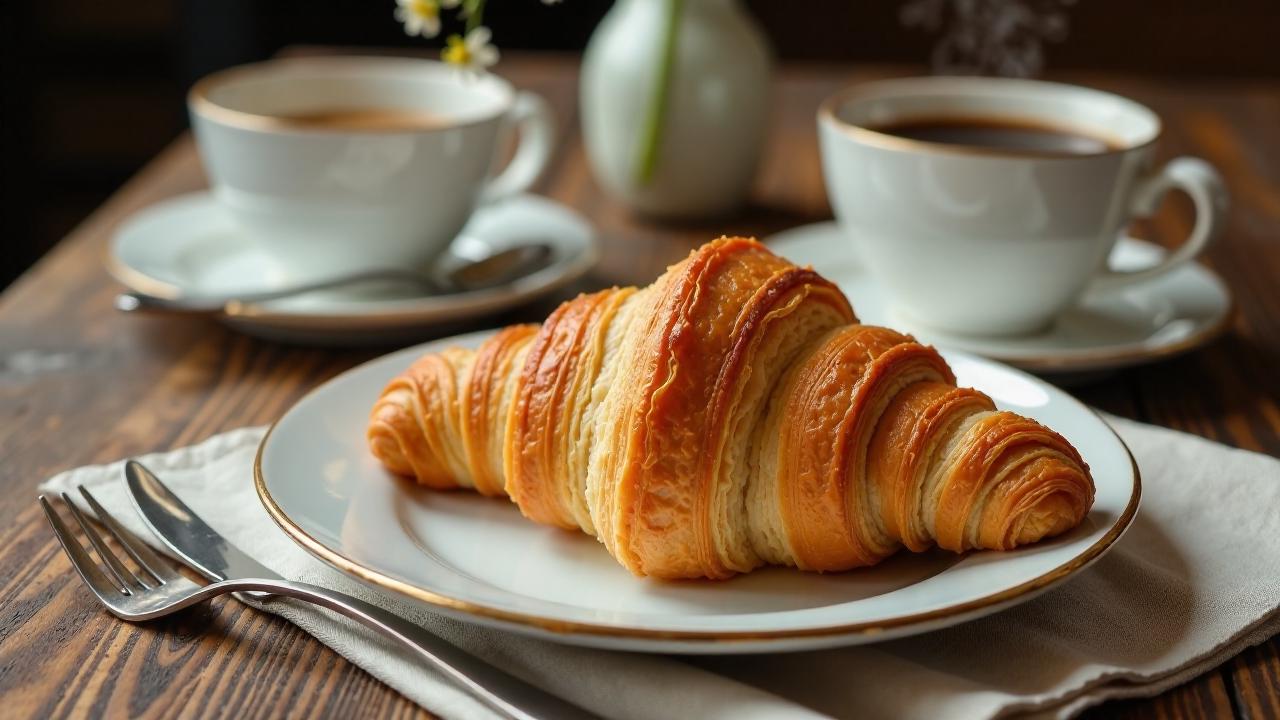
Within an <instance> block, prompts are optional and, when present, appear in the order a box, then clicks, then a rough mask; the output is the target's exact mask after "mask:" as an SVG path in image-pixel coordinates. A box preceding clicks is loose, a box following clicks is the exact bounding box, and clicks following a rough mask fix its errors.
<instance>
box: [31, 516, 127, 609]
mask: <svg viewBox="0 0 1280 720" xmlns="http://www.w3.org/2000/svg"><path fill="white" fill-rule="evenodd" d="M40 507H41V508H43V509H44V516H45V517H46V518H48V519H49V524H50V525H52V526H53V534H54V535H56V536H57V537H58V542H60V543H62V549H63V550H65V551H66V552H67V556H68V557H70V558H71V566H72V567H74V568H75V569H76V572H78V573H80V577H81V579H83V580H84V583H85V585H88V586H89V589H90V590H92V591H93V594H95V595H97V596H98V599H99V600H101V601H102V602H103V603H105V604H107V605H110V604H111V603H113V602H116V599H117V598H119V597H120V596H121V595H122V594H124V593H128V590H126V589H124V588H123V587H122V586H120V585H114V584H112V582H111V581H110V580H108V579H107V576H106V575H104V574H103V573H102V571H101V570H99V569H98V566H97V565H96V564H95V563H94V562H93V558H92V557H90V556H89V553H88V551H86V550H85V549H84V546H83V545H81V544H80V541H79V540H77V539H76V536H75V535H74V534H72V532H71V530H69V529H68V528H67V526H66V525H65V524H63V522H62V518H61V517H59V516H58V513H57V511H55V510H54V509H53V506H52V505H50V504H49V501H48V500H46V499H45V497H44V496H43V495H41V496H40Z"/></svg>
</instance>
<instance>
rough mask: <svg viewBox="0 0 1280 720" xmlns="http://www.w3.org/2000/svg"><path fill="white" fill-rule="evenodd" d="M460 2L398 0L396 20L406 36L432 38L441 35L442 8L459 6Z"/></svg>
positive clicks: (456, 0) (448, 0) (447, 0)
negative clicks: (402, 26)
mask: <svg viewBox="0 0 1280 720" xmlns="http://www.w3.org/2000/svg"><path fill="white" fill-rule="evenodd" d="M457 4H458V0H443V1H442V0H396V20H399V21H400V22H401V23H404V32H405V34H406V35H421V36H422V37H426V38H432V37H435V36H436V35H439V34H440V8H441V7H442V6H443V7H454V6H457Z"/></svg>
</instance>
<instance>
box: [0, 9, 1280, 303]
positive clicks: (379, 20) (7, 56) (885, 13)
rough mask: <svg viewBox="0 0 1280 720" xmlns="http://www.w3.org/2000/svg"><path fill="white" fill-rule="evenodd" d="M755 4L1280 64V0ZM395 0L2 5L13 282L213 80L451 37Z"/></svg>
mask: <svg viewBox="0 0 1280 720" xmlns="http://www.w3.org/2000/svg"><path fill="white" fill-rule="evenodd" d="M690 1H691V2H699V1H700V0H690ZM746 4H747V5H748V6H749V7H750V9H751V11H752V13H753V14H754V15H755V17H756V18H757V19H758V20H759V21H760V24H761V25H762V26H763V27H764V28H765V30H766V32H767V33H768V35H769V36H770V39H771V40H772V42H773V45H774V48H775V50H776V52H777V55H778V57H779V59H780V61H781V62H788V61H794V62H825V63H910V64H917V65H919V66H920V67H921V69H922V70H923V69H925V68H926V66H927V65H928V64H929V63H930V58H931V56H932V55H933V53H934V51H935V49H936V48H937V46H938V42H939V38H940V37H941V36H943V35H944V34H945V33H946V31H947V30H946V22H947V16H946V12H947V11H948V10H951V11H954V10H955V8H957V7H962V6H965V5H966V4H967V6H968V7H969V8H970V9H972V8H975V7H979V8H980V7H988V8H997V7H1002V6H1006V5H1013V4H1018V5H1023V6H1027V7H1031V8H1033V9H1036V11H1037V12H1039V13H1042V14H1046V15H1047V16H1048V17H1050V18H1052V17H1053V16H1061V18H1062V19H1065V21H1066V26H1065V27H1063V28H1058V29H1055V28H1047V29H1046V30H1045V32H1046V33H1047V34H1048V35H1055V34H1056V35H1058V36H1057V37H1051V38H1050V41H1048V42H1047V43H1046V44H1045V45H1044V51H1045V60H1044V63H1045V65H1046V66H1047V67H1048V68H1049V69H1050V70H1051V71H1053V70H1101V71H1108V72H1125V73H1147V74H1159V75H1163V76H1174V77H1186V76H1196V77H1205V76H1207V77H1214V76H1232V77H1241V76H1271V77H1277V76H1280V0H1232V1H1231V2H1215V3H1208V2H1204V1H1203V0H1149V1H1147V2H1142V1H1139V0H864V1H863V2H855V1H853V0H792V1H791V2H782V1H780V0H747V3H746ZM610 5H611V3H610V2H608V1H607V0H565V2H563V3H562V4H559V5H553V6H544V5H543V4H542V3H541V2H538V0H492V2H491V3H490V5H489V8H488V9H487V11H486V18H485V19H486V24H487V25H489V26H490V27H492V28H493V31H494V39H495V42H496V43H497V44H498V45H499V46H500V47H501V48H502V49H504V50H508V51H509V50H521V49H527V50H558V51H577V50H580V49H581V48H582V47H583V46H584V45H585V43H586V41H587V38H588V37H589V36H590V34H591V31H592V29H593V28H594V27H595V25H596V23H597V22H598V21H599V19H600V17H601V16H602V15H604V13H605V12H607V11H608V9H609V6H610ZM394 7H395V3H394V0H307V1H306V2H304V1H303V0H127V1H126V2H102V1H101V0H43V1H41V2H24V1H22V0H15V1H13V2H5V3H0V8H2V9H0V13H2V15H0V81H2V82H3V86H2V90H3V92H0V143H2V144H0V168H3V171H2V172H3V176H2V177H3V185H2V186H0V189H2V191H3V195H2V196H0V218H2V219H3V220H2V222H0V231H2V232H3V251H2V252H0V288H3V287H4V286H5V285H7V284H8V283H9V282H10V281H12V279H13V278H15V277H17V276H18V275H19V274H20V273H21V272H22V271H23V270H24V269H26V268H27V267H28V266H29V265H30V264H31V263H33V262H34V261H35V260H36V259H38V258H39V257H40V255H41V254H43V253H44V252H45V251H47V250H48V249H49V248H50V247H52V245H53V244H55V243H56V242H57V241H58V240H59V239H60V238H62V237H63V236H64V235H66V234H67V233H68V232H69V231H70V230H71V229H72V228H73V227H74V226H75V225H76V223H78V222H79V221H80V220H81V219H83V218H84V217H85V216H86V215H87V214H88V213H89V212H91V211H92V210H93V209H94V208H95V207H97V206H98V205H99V204H101V202H102V201H103V200H104V199H105V198H106V197H107V196H108V195H109V194H110V193H111V192H112V191H113V190H114V189H116V188H117V187H118V186H119V185H120V184H121V183H122V182H124V181H125V180H126V179H127V178H128V177H129V176H130V175H131V174H133V173H134V172H135V171H136V170H137V169H138V168H139V167H141V166H142V165H143V164H144V163H146V161H147V160H148V159H150V158H151V157H153V156H154V155H155V154H156V153H157V152H159V151H160V150H161V149H162V148H163V147H164V146H165V145H166V144H168V143H169V142H170V141H172V140H173V139H174V138H175V137H177V136H178V135H179V134H180V133H181V132H182V131H183V130H184V129H185V127H186V122H187V121H186V110H185V108H184V104H183V101H184V94H185V91H186V88H187V87H188V86H189V85H190V84H191V82H192V81H193V80H195V79H196V78H198V77H200V76H201V75H204V74H205V73H208V72H210V71H213V70H216V69H219V68H223V67H226V66H229V65H235V64H238V63H243V62H248V61H252V60H258V59H263V58H267V57H270V56H271V55H273V54H274V53H276V52H278V51H279V50H280V49H281V48H283V47H285V46H288V45H296V44H309V45H349V46H388V47H413V48H419V49H421V48H429V47H432V46H433V45H435V46H438V45H439V44H440V39H439V38H437V39H436V40H434V41H426V40H422V39H420V38H408V37H406V36H405V35H404V33H403V31H402V30H401V29H400V26H399V24H398V23H396V22H395V21H394V20H393V19H392V11H393V9H394ZM939 18H941V22H940V23H939V22H938V21H939ZM448 32H449V26H446V34H447V33H448ZM1064 32H1065V34H1063V33H1064ZM498 70H499V72H501V66H499V68H498Z"/></svg>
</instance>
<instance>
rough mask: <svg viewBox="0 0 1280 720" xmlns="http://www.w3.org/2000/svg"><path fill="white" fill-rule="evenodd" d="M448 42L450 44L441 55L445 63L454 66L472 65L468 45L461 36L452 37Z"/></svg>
mask: <svg viewBox="0 0 1280 720" xmlns="http://www.w3.org/2000/svg"><path fill="white" fill-rule="evenodd" d="M446 42H447V43H448V44H447V45H446V46H445V48H444V50H443V51H442V52H441V53H440V56H441V57H442V58H444V61H445V62H447V63H452V64H454V65H470V64H471V51H470V50H468V49H467V43H466V42H465V41H464V40H463V39H462V36H461V35H450V36H449V39H448V40H447V41H446Z"/></svg>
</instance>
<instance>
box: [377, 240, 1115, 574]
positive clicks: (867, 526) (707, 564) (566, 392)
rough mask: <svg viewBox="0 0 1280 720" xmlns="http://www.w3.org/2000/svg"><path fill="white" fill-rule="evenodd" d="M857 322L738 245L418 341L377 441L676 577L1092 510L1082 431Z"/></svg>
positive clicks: (811, 278) (1030, 527) (830, 559)
mask: <svg viewBox="0 0 1280 720" xmlns="http://www.w3.org/2000/svg"><path fill="white" fill-rule="evenodd" d="M856 323H857V319H856V318H855V316H854V313H853V310H852V308H851V307H850V305H849V302H848V300H846V299H845V297H844V295H843V294H842V293H841V292H840V291H839V289H837V288H836V286H835V285H833V284H832V283H830V282H828V281H827V280H825V279H823V278H822V277H820V276H819V275H818V274H816V273H815V272H814V271H813V270H812V269H808V268H801V267H797V266H795V265H793V264H791V263H790V262H787V261H786V260H784V259H782V258H779V257H777V256H775V255H774V254H772V253H771V252H769V251H768V250H767V249H766V248H765V247H764V246H763V245H761V244H759V243H757V242H755V241H754V240H748V239H743V238H721V239H719V240H716V241H714V242H711V243H708V244H707V245H704V246H702V247H701V248H698V249H697V250H695V251H693V253H692V254H691V255H690V256H689V257H688V258H687V259H685V260H684V261H682V262H680V263H678V264H676V265H673V266H672V267H670V268H668V269H667V272H666V273H665V274H664V275H662V276H661V277H659V278H658V279H657V281H656V282H654V283H653V284H652V285H650V286H648V287H646V288H643V289H636V288H613V289H609V290H604V291H601V292H597V293H595V294H591V295H581V296H579V297H577V298H575V299H573V300H570V301H568V302H566V303H564V304H563V305H561V306H560V307H559V308H558V309H557V310H556V311H555V312H554V313H552V315H551V317H550V318H548V319H547V321H546V322H545V323H544V324H543V325H541V326H540V327H539V326H535V325H516V326H512V327H508V328H506V329H504V330H502V331H500V332H498V333H497V334H496V335H493V336H492V337H490V338H489V339H487V340H486V341H485V342H484V343H483V344H482V345H481V346H480V347H479V348H478V349H477V350H474V351H472V350H468V349H462V348H451V349H449V350H445V351H444V352H441V353H438V354H429V355H425V356H423V357H422V358H420V359H418V360H417V361H416V362H414V363H413V364H412V366H411V367H409V368H408V369H407V370H405V371H404V373H402V374H401V375H399V376H398V377H396V378H395V379H394V380H392V381H391V383H390V384H389V385H387V387H386V389H385V390H384V391H383V393H382V395H381V397H380V398H379V399H378V401H377V403H376V404H375V405H374V407H373V411H372V415H371V417H370V420H369V426H368V442H369V447H370V449H371V450H372V452H373V454H374V456H375V457H377V458H378V460H379V461H381V462H382V464H383V465H385V466H386V467H387V468H388V469H389V470H390V471H392V472H394V473H397V474H400V475H404V476H407V477H410V478H416V480H417V481H418V482H419V483H421V484H423V485H425V486H427V487H431V488H439V489H447V488H470V489H474V490H476V491H478V492H480V493H482V494H485V495H492V496H506V497H509V498H510V499H511V500H512V501H513V502H515V504H516V505H517V506H519V508H520V511H521V512H522V513H523V514H524V515H525V516H526V517H528V518H529V519H531V520H534V521H537V522H540V523H546V524H549V525H556V526H559V527H562V528H568V529H574V530H581V531H583V532H586V533H588V534H590V535H593V536H595V537H596V538H597V539H599V540H600V542H602V543H603V544H604V546H605V547H606V548H607V549H608V551H609V553H610V554H611V555H612V556H613V557H614V558H615V559H616V560H617V561H618V562H619V563H621V564H622V565H623V566H625V567H626V568H627V569H628V570H630V571H631V572H633V573H635V574H636V575H649V576H655V577H660V578H699V577H706V578H726V577H730V576H732V575H733V574H735V573H743V572H748V571H750V570H752V569H753V568H756V567H759V566H762V565H791V566H795V567H798V568H800V569H803V570H816V571H841V570H847V569H850V568H855V567H859V566H867V565H873V564H875V563H877V562H879V561H881V560H883V559H884V558H886V557H888V556H889V555H891V554H892V553H894V552H895V551H896V550H897V549H898V548H899V547H903V546H905V547H906V548H907V549H909V550H912V551H917V552H919V551H923V550H926V549H928V548H929V547H931V546H934V545H937V546H939V547H942V548H945V549H948V550H953V551H957V552H962V551H965V550H969V549H974V548H989V549H997V550H1007V549H1010V548H1013V547H1016V546H1019V545H1025V544H1028V543H1033V542H1036V541H1038V540H1040V539H1042V538H1046V537H1050V536H1053V535H1057V534H1059V533H1062V532H1064V531H1066V530H1069V529H1070V528H1072V527H1074V526H1076V525H1077V524H1079V523H1080V522H1081V520H1082V519H1083V518H1084V516H1085V514H1086V513H1087V512H1088V511H1089V508H1090V506H1091V505H1092V504H1093V493H1094V488H1093V481H1092V478H1091V477H1090V475H1089V468H1088V466H1087V465H1086V464H1085V462H1084V461H1083V459H1081V457H1080V455H1079V453H1078V452H1076V450H1075V448H1073V447H1072V446H1071V444H1070V443H1068V442H1067V441H1066V440H1065V439H1063V438H1062V437H1061V436H1060V435H1058V434H1057V433H1055V432H1053V431H1052V430H1049V429H1048V428H1045V427H1044V426H1042V425H1040V424H1038V423H1036V422H1035V421H1033V420H1029V419H1027V418H1024V417H1021V416H1018V415H1015V414H1013V413H1010V412H1001V411H997V410H996V408H995V405H994V404H993V403H992V401H991V399H990V398H988V397H987V396H986V395H984V394H982V393H980V392H978V391H976V390H971V389H965V388H957V387H956V386H955V377H954V375H952V372H951V370H950V368H949V367H948V366H947V364H946V362H944V361H943V359H942V357H941V356H940V355H939V354H938V353H937V352H936V351H935V350H934V349H933V348H931V347H927V346H925V345H921V344H919V343H917V342H915V341H914V340H913V339H912V338H911V337H910V336H908V335H903V334H900V333H897V332H894V331H893V330H888V329H885V328H880V327H872V326H868V325H859V324H856Z"/></svg>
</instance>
